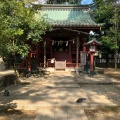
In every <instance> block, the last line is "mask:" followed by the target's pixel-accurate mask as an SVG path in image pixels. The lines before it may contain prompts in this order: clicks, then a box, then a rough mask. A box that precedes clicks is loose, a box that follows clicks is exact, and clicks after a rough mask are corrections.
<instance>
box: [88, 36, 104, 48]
mask: <svg viewBox="0 0 120 120" xmlns="http://www.w3.org/2000/svg"><path fill="white" fill-rule="evenodd" d="M93 43H94V44H95V45H98V46H100V45H102V43H100V42H98V41H97V40H96V38H93V39H92V40H90V41H89V42H87V43H86V45H88V46H89V45H91V44H93Z"/></svg>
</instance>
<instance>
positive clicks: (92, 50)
mask: <svg viewBox="0 0 120 120" xmlns="http://www.w3.org/2000/svg"><path fill="white" fill-rule="evenodd" d="M101 45H102V44H101V43H100V42H98V41H97V40H96V38H95V37H94V38H92V39H91V40H90V41H89V42H87V43H86V46H88V47H89V51H88V54H90V75H91V76H93V73H94V54H95V53H96V51H97V46H101Z"/></svg>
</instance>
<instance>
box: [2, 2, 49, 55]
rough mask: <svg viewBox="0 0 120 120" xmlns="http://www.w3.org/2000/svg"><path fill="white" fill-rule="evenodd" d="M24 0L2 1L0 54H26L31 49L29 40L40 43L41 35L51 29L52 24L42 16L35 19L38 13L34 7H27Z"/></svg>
mask: <svg viewBox="0 0 120 120" xmlns="http://www.w3.org/2000/svg"><path fill="white" fill-rule="evenodd" d="M25 5H26V3H25V2H24V1H22V0H19V1H18V0H1V1H0V23H1V24H0V54H1V55H2V56H3V57H4V56H6V55H8V54H13V55H15V54H20V55H21V56H26V55H27V54H28V51H29V45H28V44H26V43H27V41H30V42H32V43H38V42H40V41H41V40H42V37H41V35H43V34H45V32H46V31H47V30H49V29H50V25H49V24H48V23H47V22H46V21H45V20H44V19H43V18H42V17H41V18H40V19H39V20H36V19H34V16H35V14H36V13H37V11H36V9H34V7H25Z"/></svg>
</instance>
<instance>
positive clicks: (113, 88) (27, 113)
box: [0, 69, 120, 120]
mask: <svg viewBox="0 0 120 120" xmlns="http://www.w3.org/2000/svg"><path fill="white" fill-rule="evenodd" d="M104 73H105V74H96V75H94V76H93V77H89V76H88V75H86V74H80V75H76V74H71V73H69V72H68V73H67V72H66V73H65V72H60V71H59V72H54V73H51V74H49V75H48V76H42V77H38V78H36V77H30V78H21V81H22V83H21V84H20V85H11V86H8V87H7V89H9V90H10V96H3V92H4V90H2V91H0V105H6V104H16V108H15V109H14V110H11V109H9V110H4V111H0V120H10V119H12V120H21V119H22V120H63V119H64V120H93V119H94V120H108V119H109V120H119V118H120V107H119V106H120V94H119V93H120V79H119V70H117V71H114V70H113V69H105V72H104ZM78 98H85V99H86V100H83V101H81V102H80V103H76V101H77V100H78Z"/></svg>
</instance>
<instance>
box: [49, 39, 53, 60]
mask: <svg viewBox="0 0 120 120" xmlns="http://www.w3.org/2000/svg"><path fill="white" fill-rule="evenodd" d="M50 58H51V59H52V58H53V45H52V41H51V46H50Z"/></svg>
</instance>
